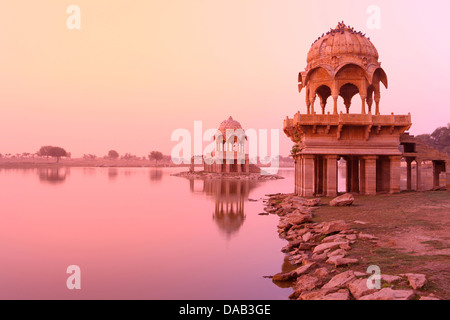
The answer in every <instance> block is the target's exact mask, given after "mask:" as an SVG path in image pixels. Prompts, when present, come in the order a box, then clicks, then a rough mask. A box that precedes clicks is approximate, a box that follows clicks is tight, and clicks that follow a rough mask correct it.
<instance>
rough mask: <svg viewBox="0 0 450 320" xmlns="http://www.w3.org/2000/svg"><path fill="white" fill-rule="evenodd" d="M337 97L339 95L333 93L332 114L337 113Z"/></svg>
mask: <svg viewBox="0 0 450 320" xmlns="http://www.w3.org/2000/svg"><path fill="white" fill-rule="evenodd" d="M338 97H339V95H333V102H334V107H333V114H338V107H337V106H338Z"/></svg>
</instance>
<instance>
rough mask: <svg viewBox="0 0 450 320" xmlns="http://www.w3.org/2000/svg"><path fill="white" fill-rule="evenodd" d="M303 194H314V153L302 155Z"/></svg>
mask: <svg viewBox="0 0 450 320" xmlns="http://www.w3.org/2000/svg"><path fill="white" fill-rule="evenodd" d="M303 177H304V180H303V181H304V183H303V196H304V197H312V196H314V155H312V154H305V155H303Z"/></svg>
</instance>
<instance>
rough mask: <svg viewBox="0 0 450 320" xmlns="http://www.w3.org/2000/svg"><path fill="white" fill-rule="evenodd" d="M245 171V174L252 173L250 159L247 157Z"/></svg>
mask: <svg viewBox="0 0 450 320" xmlns="http://www.w3.org/2000/svg"><path fill="white" fill-rule="evenodd" d="M244 170H245V173H249V172H250V159H249V158H247V157H246V158H245V165H244Z"/></svg>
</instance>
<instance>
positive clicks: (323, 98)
mask: <svg viewBox="0 0 450 320" xmlns="http://www.w3.org/2000/svg"><path fill="white" fill-rule="evenodd" d="M315 94H317V95H318V96H319V99H320V106H321V107H322V114H325V106H326V104H327V99H328V97H329V96H331V88H330V87H329V86H327V85H325V84H322V85H320V86H319V87H318V88H317V89H316V90H315Z"/></svg>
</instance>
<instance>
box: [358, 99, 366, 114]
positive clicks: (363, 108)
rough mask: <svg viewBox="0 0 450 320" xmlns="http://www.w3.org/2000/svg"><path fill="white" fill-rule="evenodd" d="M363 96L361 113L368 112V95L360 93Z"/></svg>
mask: <svg viewBox="0 0 450 320" xmlns="http://www.w3.org/2000/svg"><path fill="white" fill-rule="evenodd" d="M360 96H361V114H366V98H367V96H366V95H363V94H360Z"/></svg>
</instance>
